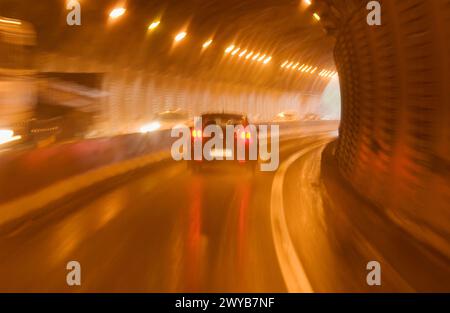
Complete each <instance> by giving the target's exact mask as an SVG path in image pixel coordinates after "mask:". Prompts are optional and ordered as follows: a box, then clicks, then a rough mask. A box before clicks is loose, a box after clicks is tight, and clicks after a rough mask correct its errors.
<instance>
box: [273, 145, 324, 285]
mask: <svg viewBox="0 0 450 313" xmlns="http://www.w3.org/2000/svg"><path fill="white" fill-rule="evenodd" d="M327 142H328V141H327ZM324 144H325V142H320V144H315V145H311V146H309V147H308V148H307V149H303V150H301V151H299V152H297V153H295V154H293V155H291V156H290V157H289V158H288V159H287V160H286V161H284V162H283V163H282V164H281V166H280V167H279V169H278V171H277V173H276V174H275V177H274V180H273V183H272V192H271V199H270V217H271V224H272V234H273V241H274V244H275V250H276V253H277V257H278V263H279V264H280V268H281V272H282V274H283V278H284V282H285V284H286V287H287V289H288V292H305V293H308V292H313V289H312V286H311V283H310V282H309V279H308V276H307V275H306V272H305V269H304V268H303V265H302V263H301V261H300V259H299V257H298V255H297V252H296V251H295V247H294V244H293V242H292V239H291V236H290V235H289V229H288V226H287V222H286V216H285V214H284V205H283V185H284V178H285V176H286V172H287V170H288V168H289V167H290V166H291V165H292V164H293V163H294V162H295V161H297V160H298V159H299V158H301V157H302V156H304V155H305V154H307V153H308V152H311V151H313V150H314V149H317V148H318V147H320V146H322V145H324Z"/></svg>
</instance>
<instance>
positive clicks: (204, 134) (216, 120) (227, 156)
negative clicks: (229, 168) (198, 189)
mask: <svg viewBox="0 0 450 313" xmlns="http://www.w3.org/2000/svg"><path fill="white" fill-rule="evenodd" d="M257 137H258V131H257V129H256V127H254V126H253V125H250V124H249V122H248V118H247V116H246V115H243V114H232V113H207V114H203V115H202V116H201V118H200V119H199V120H198V121H197V122H196V123H194V126H193V127H192V128H191V147H192V148H191V160H190V161H189V166H190V168H191V169H192V170H193V171H198V170H200V169H202V168H205V167H208V166H210V165H213V166H217V165H219V164H223V165H231V164H233V165H237V166H241V167H245V168H247V169H249V170H250V171H252V172H253V171H254V170H255V168H256V165H257V164H258V140H257ZM214 143H215V144H214ZM196 152H197V153H196Z"/></svg>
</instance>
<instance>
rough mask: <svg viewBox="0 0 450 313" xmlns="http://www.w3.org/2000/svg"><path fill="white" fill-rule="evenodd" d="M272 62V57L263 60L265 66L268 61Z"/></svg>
mask: <svg viewBox="0 0 450 313" xmlns="http://www.w3.org/2000/svg"><path fill="white" fill-rule="evenodd" d="M271 60H272V57H267V58H266V59H265V60H264V62H263V63H264V64H267V63H269V62H270V61H271Z"/></svg>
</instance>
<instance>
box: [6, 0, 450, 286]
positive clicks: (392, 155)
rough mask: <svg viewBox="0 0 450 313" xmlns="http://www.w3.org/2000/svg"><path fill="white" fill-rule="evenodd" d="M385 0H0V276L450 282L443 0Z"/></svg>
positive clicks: (177, 282)
mask: <svg viewBox="0 0 450 313" xmlns="http://www.w3.org/2000/svg"><path fill="white" fill-rule="evenodd" d="M379 2H380V4H381V10H382V14H381V25H369V24H370V23H368V20H367V14H368V13H369V12H368V9H367V8H366V4H367V2H366V1H362V0H345V1H343V0H307V1H306V0H226V1H224V0H184V1H179V0H166V1H156V0H133V1H119V2H118V1H116V0H96V1H80V6H81V13H80V14H81V16H80V17H81V24H82V26H78V25H68V24H70V23H69V22H68V21H70V18H69V17H70V16H67V15H68V14H71V12H70V10H68V9H66V7H65V1H55V0H39V1H35V2H34V3H33V5H30V1H29V0H0V12H1V14H2V16H1V17H0V190H1V192H0V291H6V292H10V291H20V292H37V291H39V292H48V291H62V292H79V291H86V292H95V291H101V292H119V291H122V292H132V291H139V292H169V291H170V292H197V291H198V292H269V291H270V292H286V291H306V292H309V291H317V292H335V291H338V292H346V291H351V292H390V291H394V292H410V291H424V292H430V291H440V292H442V291H446V292H449V291H450V206H449V203H450V158H449V156H450V94H449V92H448V86H450V67H449V66H448V65H449V64H450V40H449V38H450V19H449V16H450V0H436V1H433V0H379ZM75 9H76V8H75ZM74 13H76V12H74ZM206 115H208V116H209V117H210V119H209V120H208V124H209V125H220V126H221V127H226V126H228V125H235V124H242V125H249V124H252V125H256V126H259V127H258V129H261V127H267V128H269V129H272V126H274V125H275V126H276V127H274V128H273V129H279V130H280V138H279V140H280V141H279V143H280V149H279V150H280V151H275V152H279V154H280V155H279V156H280V158H279V161H280V163H279V164H280V168H278V170H277V171H275V172H260V171H258V168H261V166H266V165H268V163H267V162H265V161H264V160H251V162H250V161H249V160H240V161H239V162H231V161H229V162H228V161H223V162H222V161H218V160H215V161H213V162H208V161H206V160H199V161H198V162H197V161H192V162H187V161H186V162H176V161H174V160H173V159H172V158H171V153H170V152H171V147H172V144H173V143H174V138H171V136H170V134H171V130H172V129H174V128H179V127H181V126H183V125H185V126H187V127H189V130H190V134H191V135H192V138H189V139H192V141H193V142H202V138H203V135H204V134H203V130H204V128H205V127H204V126H206V125H201V128H200V129H199V128H198V126H197V125H195V124H194V123H193V121H194V117H198V116H206ZM186 133H187V132H186ZM263 133H264V132H261V133H258V132H255V133H252V134H251V135H249V134H246V133H242V134H235V135H236V138H235V139H233V138H231V140H237V139H240V136H242V138H244V139H245V141H247V143H248V142H260V140H259V139H261V138H262V137H264V134H263ZM233 135H234V134H233ZM231 137H232V136H231ZM270 138H271V139H270V140H272V139H273V138H272V137H270ZM221 139H227V138H221ZM189 142H190V143H191V141H189ZM276 142H278V141H275V140H272V141H271V142H269V143H268V144H267V146H269V144H271V143H276ZM233 143H234V141H233ZM274 146H276V145H274ZM260 148H261V147H260ZM262 148H266V147H265V146H263V147H262ZM183 149H184V147H183ZM227 150H228V152H227ZM275 150H276V149H275ZM178 152H183V151H178ZM207 152H208V151H207ZM209 152H210V155H216V156H222V157H223V156H224V155H225V156H226V155H227V154H228V155H230V153H231V154H232V153H233V152H232V151H231V149H226V150H223V149H222V150H221V149H219V148H217V149H213V148H211V151H209ZM275 152H274V153H275ZM275 155H277V154H275ZM277 160H278V159H277ZM69 261H77V262H79V264H80V265H81V269H82V278H81V286H76V287H69V286H67V284H66V274H67V272H66V265H67V263H68V262H69ZM370 261H377V262H379V263H380V265H381V272H382V275H381V276H382V284H381V286H369V285H368V284H367V281H366V275H367V268H366V266H367V264H368V262H370Z"/></svg>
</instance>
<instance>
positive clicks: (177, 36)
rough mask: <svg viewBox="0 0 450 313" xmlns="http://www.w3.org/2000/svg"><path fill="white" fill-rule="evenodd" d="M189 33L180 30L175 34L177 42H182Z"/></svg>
mask: <svg viewBox="0 0 450 313" xmlns="http://www.w3.org/2000/svg"><path fill="white" fill-rule="evenodd" d="M186 36H187V33H186V32H180V33H178V34H177V35H176V36H175V41H176V42H180V41H182V40H183V39H184V38H186Z"/></svg>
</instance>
